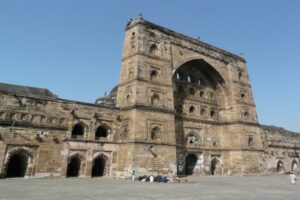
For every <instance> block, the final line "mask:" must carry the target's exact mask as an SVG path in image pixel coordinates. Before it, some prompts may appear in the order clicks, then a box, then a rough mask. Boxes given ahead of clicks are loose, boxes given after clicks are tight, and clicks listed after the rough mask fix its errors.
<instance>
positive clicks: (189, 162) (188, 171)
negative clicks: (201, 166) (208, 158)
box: [185, 154, 198, 176]
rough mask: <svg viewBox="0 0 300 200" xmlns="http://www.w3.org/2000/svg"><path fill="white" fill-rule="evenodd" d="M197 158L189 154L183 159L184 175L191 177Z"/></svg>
mask: <svg viewBox="0 0 300 200" xmlns="http://www.w3.org/2000/svg"><path fill="white" fill-rule="evenodd" d="M197 161H198V157H197V156H196V155H195V154H189V155H188V156H187V157H186V159H185V175H187V176H188V175H192V174H193V173H194V169H195V166H196V164H197Z"/></svg>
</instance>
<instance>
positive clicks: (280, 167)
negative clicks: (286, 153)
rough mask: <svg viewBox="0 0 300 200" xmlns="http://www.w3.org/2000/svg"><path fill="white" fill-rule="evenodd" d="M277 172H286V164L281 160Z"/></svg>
mask: <svg viewBox="0 0 300 200" xmlns="http://www.w3.org/2000/svg"><path fill="white" fill-rule="evenodd" d="M277 172H278V173H284V164H283V162H282V161H281V160H278V162H277Z"/></svg>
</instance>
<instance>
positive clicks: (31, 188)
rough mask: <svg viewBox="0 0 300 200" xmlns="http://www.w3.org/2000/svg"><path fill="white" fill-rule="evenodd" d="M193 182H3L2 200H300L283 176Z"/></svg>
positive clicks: (299, 187)
mask: <svg viewBox="0 0 300 200" xmlns="http://www.w3.org/2000/svg"><path fill="white" fill-rule="evenodd" d="M188 179H189V183H172V184H171V183H169V184H165V183H142V182H138V181H135V182H132V181H130V180H122V179H109V178H97V179H79V178H74V179H66V178H57V179H3V180H0V200H48V199H49V200H50V199H51V200H56V199H63V200H94V199H100V200H101V199H122V200H123V199H128V200H129V199H130V200H138V199H143V200H144V199H145V200H148V199H149V200H150V199H178V200H192V199H201V200H206V199H209V200H213V199H222V200H250V199H251V200H254V199H255V200H256V199H257V200H269V199H270V200H271V199H272V200H283V199H288V200H299V199H300V182H298V184H297V185H290V183H289V178H288V176H287V175H279V176H248V177H225V176H224V177H223V176H192V177H188Z"/></svg>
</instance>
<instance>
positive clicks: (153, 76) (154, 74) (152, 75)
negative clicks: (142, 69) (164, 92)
mask: <svg viewBox="0 0 300 200" xmlns="http://www.w3.org/2000/svg"><path fill="white" fill-rule="evenodd" d="M157 78H158V71H156V70H155V69H153V70H152V71H151V72H150V79H151V80H157Z"/></svg>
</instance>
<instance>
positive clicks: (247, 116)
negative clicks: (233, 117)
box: [243, 111, 250, 120]
mask: <svg viewBox="0 0 300 200" xmlns="http://www.w3.org/2000/svg"><path fill="white" fill-rule="evenodd" d="M249 118H250V114H249V112H248V111H245V112H243V119H244V120H248V119H249Z"/></svg>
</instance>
